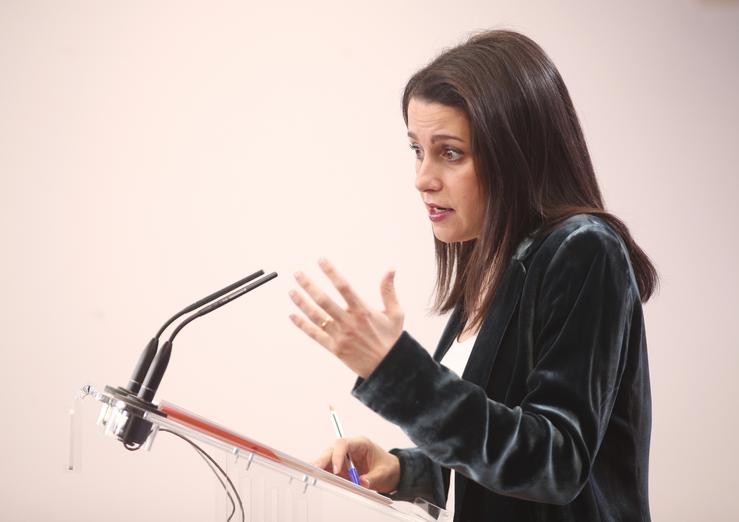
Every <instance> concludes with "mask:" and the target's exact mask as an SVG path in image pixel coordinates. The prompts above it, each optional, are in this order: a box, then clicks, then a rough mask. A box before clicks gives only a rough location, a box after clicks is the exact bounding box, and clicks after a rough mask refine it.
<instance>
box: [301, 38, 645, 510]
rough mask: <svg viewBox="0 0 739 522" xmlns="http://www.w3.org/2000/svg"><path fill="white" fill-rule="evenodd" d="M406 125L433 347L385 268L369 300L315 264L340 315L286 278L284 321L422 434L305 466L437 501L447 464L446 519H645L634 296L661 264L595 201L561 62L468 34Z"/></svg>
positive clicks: (639, 330)
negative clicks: (434, 323) (408, 322)
mask: <svg viewBox="0 0 739 522" xmlns="http://www.w3.org/2000/svg"><path fill="white" fill-rule="evenodd" d="M403 116H404V118H405V121H406V124H407V127H408V136H409V138H410V144H411V149H412V150H413V151H414V153H415V154H416V158H417V162H416V170H417V175H416V188H417V189H418V190H419V192H420V194H421V197H422V199H423V202H424V204H425V205H426V208H427V211H428V214H429V218H430V220H431V223H432V228H433V232H434V236H435V243H436V260H437V286H436V310H437V311H439V312H448V311H451V312H452V314H451V317H450V320H449V323H448V325H447V327H446V330H445V331H444V333H443V335H442V337H441V340H440V342H439V345H438V348H437V350H436V352H435V354H434V356H433V358H431V357H430V356H429V355H428V353H427V352H426V351H425V350H424V349H423V348H422V347H421V346H419V345H418V343H417V342H416V341H415V340H414V339H413V338H412V337H411V336H410V335H409V334H408V333H407V332H404V331H403V313H402V310H401V307H400V305H399V303H398V300H397V298H396V295H395V290H394V288H393V273H388V274H387V275H386V276H385V278H384V279H383V281H382V285H381V291H382V296H383V301H384V306H385V309H384V310H381V311H380V310H372V309H370V308H368V307H367V306H365V305H364V304H363V302H362V301H361V299H360V298H359V297H358V296H356V294H355V293H354V292H353V291H352V289H351V287H350V286H349V284H348V283H347V282H346V281H345V280H344V279H343V278H342V277H341V276H340V275H339V274H338V273H337V272H336V270H335V269H334V267H333V266H332V265H331V264H330V263H328V262H327V261H325V260H322V261H321V262H320V266H321V268H322V270H323V271H324V272H325V274H326V275H327V276H328V278H329V279H330V280H331V282H332V283H333V284H334V285H335V286H336V288H337V289H338V290H339V292H340V294H341V296H342V297H343V298H344V300H345V301H346V305H347V306H343V305H339V304H337V303H335V302H333V301H332V300H331V299H330V298H329V297H328V296H327V295H326V294H325V293H324V292H323V291H322V290H321V289H320V288H319V287H317V286H316V285H315V284H314V283H313V282H312V281H311V280H310V279H308V278H307V277H306V276H305V275H304V274H301V273H298V274H296V279H297V281H298V283H299V284H300V286H301V287H302V288H303V289H304V291H305V292H306V293H307V294H308V296H309V297H310V299H309V298H307V297H306V296H305V295H304V294H302V293H298V292H291V294H290V295H291V298H292V299H293V301H294V302H295V304H296V305H297V306H298V307H299V308H300V310H301V311H302V312H303V314H302V315H295V314H294V315H292V316H291V319H292V320H293V322H294V323H295V324H296V325H297V326H298V327H299V328H300V329H301V330H303V331H304V332H305V333H306V334H308V335H309V336H311V337H312V338H313V339H315V340H316V341H317V342H319V343H320V344H321V345H323V346H324V347H326V348H327V349H329V350H331V351H332V352H333V353H334V354H335V355H336V356H337V357H339V358H340V359H341V360H342V361H343V362H344V363H345V364H346V365H347V366H348V367H349V368H351V369H352V370H353V371H354V372H356V373H357V375H358V376H359V380H358V381H357V384H356V386H355V388H354V390H353V391H352V393H353V394H354V395H355V396H356V397H357V398H358V399H359V400H361V401H362V402H363V403H365V404H366V405H367V406H369V407H370V408H372V409H373V410H374V411H376V412H377V413H379V414H380V415H381V416H383V417H384V418H385V419H387V420H389V421H391V422H393V423H395V424H397V425H398V426H400V427H401V428H402V429H403V430H404V431H405V432H406V433H407V434H408V435H409V437H410V438H411V440H412V441H413V442H414V443H415V444H416V445H417V447H415V448H411V449H401V450H392V451H391V452H386V451H384V450H383V449H381V448H379V447H378V446H377V445H375V444H373V443H372V442H370V441H369V440H367V439H365V438H358V439H349V440H339V441H337V442H336V443H335V445H334V447H333V448H331V449H329V450H327V451H326V452H325V453H324V455H323V456H322V457H321V458H320V459H319V462H318V464H319V465H320V466H322V467H325V468H326V469H331V470H333V471H334V472H335V473H343V474H345V473H346V470H345V468H346V464H345V462H344V461H345V455H346V454H347V453H349V454H350V455H351V457H352V458H353V460H354V463H355V464H356V466H357V468H358V469H359V471H360V473H361V474H362V477H361V479H362V483H363V484H364V485H365V486H366V487H369V488H372V489H374V490H376V491H379V492H381V493H386V494H390V495H391V496H392V497H393V498H396V499H413V498H414V497H423V498H425V499H427V500H429V501H431V502H432V503H434V504H436V505H441V506H443V505H445V503H446V498H447V493H448V491H449V489H450V471H453V472H454V475H453V476H454V480H453V485H452V487H454V489H455V493H456V494H455V505H454V506H453V507H454V510H455V520H464V521H477V520H494V521H496V522H501V521H506V520H511V521H517V522H518V521H524V520H527V521H530V520H537V521H538V520H542V521H543V520H577V521H583V522H584V521H587V522H594V521H599V520H609V521H610V520H614V521H615V520H619V521H626V520H628V521H632V520H639V521H648V520H650V515H649V504H648V498H647V469H648V458H649V435H650V426H651V408H650V404H651V403H650V390H649V373H648V367H647V354H646V340H645V335H644V324H643V316H642V308H641V302H642V301H646V300H647V299H648V298H649V297H650V295H651V294H652V292H653V290H654V288H655V285H656V281H657V277H656V272H655V269H654V267H653V266H652V264H651V263H650V261H649V259H648V258H647V256H646V255H645V254H644V252H643V251H642V250H641V249H640V248H639V247H638V246H637V245H636V243H635V242H634V241H633V239H632V238H631V236H630V234H629V232H628V230H627V228H626V227H625V226H624V225H623V223H621V221H619V220H618V219H617V218H615V217H614V216H612V215H610V214H608V213H606V212H605V210H604V206H603V202H602V199H601V194H600V190H599V189H598V185H597V182H596V180H595V175H594V172H593V167H592V164H591V161H590V157H589V154H588V151H587V148H586V145H585V140H584V138H583V135H582V131H581V129H580V125H579V122H578V119H577V116H576V114H575V111H574V108H573V106H572V103H571V101H570V97H569V94H568V92H567V89H566V87H565V85H564V83H563V82H562V79H561V77H560V75H559V73H558V72H557V70H556V68H555V67H554V65H553V64H552V63H551V61H550V60H549V58H548V57H547V56H546V54H545V53H544V52H543V51H542V50H541V48H540V47H539V46H538V45H536V44H535V43H534V42H533V41H531V40H530V39H528V38H526V37H525V36H522V35H520V34H517V33H513V32H509V31H492V32H487V33H484V34H480V35H477V36H474V37H472V38H471V39H470V40H469V41H467V42H466V43H464V44H462V45H460V46H458V47H456V48H453V49H451V50H448V51H446V52H444V53H443V54H441V55H440V56H439V57H438V58H436V59H435V60H434V61H433V62H432V63H431V64H429V65H428V66H426V67H425V68H423V69H421V70H420V71H419V72H417V73H416V74H415V75H414V76H413V77H412V78H411V79H410V81H409V82H408V85H407V86H406V89H405V93H404V96H403ZM460 375H461V377H460ZM448 507H451V506H448Z"/></svg>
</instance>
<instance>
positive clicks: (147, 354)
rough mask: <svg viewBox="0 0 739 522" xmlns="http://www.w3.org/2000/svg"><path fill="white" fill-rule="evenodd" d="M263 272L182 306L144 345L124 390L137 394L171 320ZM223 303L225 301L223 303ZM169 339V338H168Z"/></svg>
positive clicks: (261, 273)
mask: <svg viewBox="0 0 739 522" xmlns="http://www.w3.org/2000/svg"><path fill="white" fill-rule="evenodd" d="M263 274H264V270H258V271H256V272H254V273H253V274H250V275H248V276H246V277H244V278H243V279H239V280H238V281H236V282H235V283H231V284H230V285H228V286H227V287H225V288H221V289H220V290H218V291H217V292H213V293H212V294H210V295H208V296H206V297H203V298H202V299H200V300H198V301H197V302H195V303H193V304H191V305H190V306H188V307H186V308H183V309H182V310H180V311H179V312H177V313H176V314H175V315H173V316H172V317H170V318H169V319H168V320H167V321H166V322H165V323H164V324H163V325H162V327H161V328H160V329H159V331H158V332H157V334H156V335H155V336H154V337H152V339H151V340H150V341H149V343H148V344H147V345H146V348H144V351H143V352H142V353H141V356H140V357H139V360H138V362H137V363H136V366H135V367H134V369H133V373H132V374H131V378H130V379H129V381H128V386H126V390H127V391H129V392H131V393H132V394H134V395H135V394H137V393H138V392H139V390H140V389H141V384H142V383H143V382H144V378H145V377H146V375H147V373H148V372H149V368H150V367H151V363H152V361H153V360H154V357H155V356H156V354H157V349H158V348H159V338H160V337H161V336H162V334H163V333H164V331H165V330H166V329H167V327H169V325H171V324H172V323H173V322H175V321H176V320H177V319H178V318H180V317H182V316H183V315H185V314H186V313H189V312H192V311H193V310H197V309H198V308H200V307H201V306H203V305H205V304H208V303H210V302H211V301H213V300H214V299H218V298H219V297H221V296H223V295H225V294H227V293H228V292H231V291H232V290H234V289H236V288H239V287H240V286H243V285H245V284H246V283H248V282H249V281H252V280H254V279H256V278H257V277H259V276H261V275H263ZM224 304H225V303H224ZM170 340H171V339H170Z"/></svg>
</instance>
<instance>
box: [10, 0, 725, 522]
mask: <svg viewBox="0 0 739 522" xmlns="http://www.w3.org/2000/svg"><path fill="white" fill-rule="evenodd" d="M493 27H498V28H511V29H516V30H519V31H522V32H524V33H525V34H527V35H529V36H531V37H532V38H534V39H535V40H536V41H537V42H539V43H540V44H541V45H542V46H543V47H544V49H545V50H546V51H547V52H548V53H549V54H550V56H551V57H552V59H553V60H554V62H555V63H556V64H557V66H558V67H559V69H560V71H561V73H562V75H563V77H564V79H565V82H566V83H567V85H568V86H569V89H570V92H571V95H572V97H573V99H574V103H575V106H576V108H577V110H578V113H579V115H580V118H581V121H582V124H583V127H584V131H585V134H586V137H587V139H588V143H589V146H590V150H591V153H592V156H593V160H594V163H595V167H596V171H597V174H598V177H599V180H600V183H601V187H602V189H603V192H604V195H605V198H606V201H607V204H608V207H609V209H610V210H611V211H613V212H614V213H616V214H617V215H619V216H620V217H622V218H623V219H624V220H625V221H626V223H627V224H628V225H629V226H630V227H631V229H632V231H633V233H634V235H635V237H636V239H637V240H638V241H639V242H640V244H641V245H642V247H643V248H644V249H645V250H646V251H647V253H648V254H649V255H650V256H651V257H652V259H653V260H654V262H655V263H656V265H657V267H658V269H659V272H660V275H661V279H662V286H661V291H660V293H659V294H658V295H657V296H656V297H655V298H654V299H653V300H652V301H651V302H650V303H649V304H648V305H647V306H646V316H647V328H648V330H647V331H648V340H649V348H650V359H651V375H652V386H653V402H654V426H653V443H652V458H651V487H650V489H651V504H652V512H653V518H654V520H658V521H659V520H670V521H694V520H712V521H724V520H726V521H729V520H736V519H737V518H739V507H737V504H736V498H735V497H736V476H735V473H734V470H735V469H736V467H737V466H738V465H739V462H738V461H737V458H736V456H735V455H736V449H735V443H736V433H737V431H738V428H739V426H738V423H737V414H736V413H735V412H736V400H735V398H736V396H737V391H738V390H739V386H737V384H736V382H735V379H734V377H735V375H736V373H737V370H738V369H739V350H738V348H739V342H738V340H737V334H736V328H735V326H736V323H737V311H739V306H737V305H738V304H739V303H738V301H739V299H738V298H737V295H738V294H739V275H737V266H738V265H739V252H738V249H737V232H736V225H737V223H738V222H739V219H738V218H739V210H738V209H737V203H736V198H737V194H738V193H739V191H738V189H739V182H738V181H737V179H738V178H737V167H736V164H737V148H738V141H739V101H737V93H739V5H738V4H737V3H736V2H731V1H697V0H691V1H688V0H674V1H666V0H660V1H653V2H641V1H620V2H608V3H606V2H588V1H580V2H574V1H573V2H567V1H538V2H520V1H518V2H513V1H509V2H502V1H490V0H488V1H485V2H482V1H465V0H458V1H455V2H438V1H429V0H426V1H414V2H379V3H378V2H361V3H360V2H346V1H336V2H325V1H321V2H292V3H286V2H274V3H272V4H269V5H268V3H266V2H260V3H247V2H232V3H220V2H218V3H216V2H148V1H129V2H112V1H78V2H72V1H47V2H39V1H23V0H18V1H8V0H2V1H0V231H1V236H0V237H1V238H2V244H3V251H2V265H1V269H0V289H1V291H2V297H3V299H2V304H1V305H0V327H1V328H0V332H2V333H1V337H0V342H1V343H2V344H1V346H0V379H1V381H0V382H2V383H3V390H4V393H3V394H2V398H0V407H1V408H2V416H3V422H2V430H1V431H0V442H2V447H3V458H2V462H3V464H2V470H3V471H2V473H1V474H0V518H1V519H2V520H14V521H16V520H18V521H21V520H34V521H35V520H76V521H86V520H100V519H102V518H105V519H106V520H128V519H130V516H131V514H132V513H140V512H144V513H145V516H143V518H140V519H141V520H154V519H158V518H164V519H177V520H212V519H213V502H214V493H213V492H214V491H215V490H214V487H213V484H212V483H213V480H212V478H211V477H210V476H209V474H208V472H207V471H206V469H205V467H204V466H203V464H202V462H200V461H199V460H198V459H197V457H196V456H195V455H194V454H193V453H192V452H191V451H190V450H189V449H188V448H186V447H183V446H184V445H183V444H181V443H179V442H178V441H175V440H167V439H164V438H162V439H161V440H160V441H158V446H157V451H153V452H152V453H150V454H143V453H141V452H139V453H138V454H129V453H128V452H126V451H125V450H124V449H123V448H122V447H120V445H117V444H115V443H114V442H113V441H112V440H110V439H107V438H105V437H103V436H102V434H101V433H99V432H98V431H97V430H96V429H95V428H94V426H92V424H93V422H94V419H93V418H86V419H84V423H83V424H84V425H85V426H88V425H89V426H88V427H89V429H87V428H85V429H84V430H83V432H84V436H83V438H82V450H83V451H82V463H81V468H80V471H79V472H77V473H73V474H69V473H66V472H65V471H64V467H65V465H66V459H67V447H68V443H69V442H68V441H69V427H68V424H69V419H68V410H69V408H70V407H71V406H72V398H73V396H74V393H75V391H76V389H77V388H79V386H81V385H82V384H84V383H86V382H92V383H94V384H96V385H98V386H103V385H104V384H113V385H119V384H121V385H122V384H125V382H126V381H127V379H128V376H129V372H130V370H131V369H132V367H133V365H134V362H135V361H136V359H137V357H138V355H139V352H140V351H141V349H142V348H143V346H144V345H145V343H146V341H147V340H148V339H149V338H150V337H151V335H152V334H153V333H154V332H155V331H156V329H157V328H158V327H159V325H160V324H161V322H162V321H164V319H166V318H167V317H168V316H169V315H171V313H173V312H174V311H176V310H178V309H180V308H181V307H182V306H184V305H186V304H188V303H190V302H192V301H194V300H195V299H196V298H199V297H201V296H202V295H205V294H207V293H209V292H211V291H212V290H214V289H215V288H218V287H220V286H223V285H225V284H226V283H228V282H231V281H233V280H236V279H238V278H239V277H241V276H243V275H245V274H247V273H250V272H252V271H254V270H256V269H257V268H264V269H265V270H267V271H271V270H276V271H277V272H279V273H280V277H279V278H278V279H277V280H276V281H274V282H273V283H271V284H269V285H268V286H266V287H263V288H261V289H259V290H258V291H257V292H255V293H254V294H251V295H249V296H248V297H246V298H244V299H243V300H240V301H237V302H235V303H233V304H231V305H230V306H229V307H228V308H224V309H222V310H220V311H219V312H218V313H216V314H213V315H211V316H209V317H207V318H204V319H203V320H200V321H199V324H192V325H191V326H190V327H189V328H188V329H187V330H185V331H183V333H182V334H181V335H180V337H179V338H178V341H177V345H176V346H175V351H174V355H173V359H172V363H171V365H170V368H169V371H168V373H167V375H166V376H165V379H164V381H163V384H162V387H161V389H160V393H159V397H163V398H166V399H169V400H171V401H174V402H176V403H179V404H181V405H183V406H185V407H187V408H188V409H191V410H194V411H196V412H200V413H202V414H204V415H207V416H208V417H210V418H212V419H215V420H217V421H219V422H221V423H222V424H225V425H228V426H231V427H233V428H235V429H237V430H238V431H240V432H243V433H246V434H249V435H251V436H253V437H255V438H257V439H259V440H263V441H264V442H267V443H268V444H270V445H272V446H274V447H277V448H280V449H282V450H284V451H287V452H289V453H291V454H294V455H295V456H298V457H300V458H303V459H306V460H311V459H312V458H313V457H315V456H316V455H317V454H318V453H319V452H320V451H321V450H322V449H323V448H324V447H325V446H326V445H327V444H328V443H329V442H330V441H331V439H332V437H333V435H332V432H331V429H330V426H329V423H328V420H327V408H328V404H329V403H331V404H334V406H335V407H336V408H337V409H338V411H339V412H340V413H341V415H342V417H343V422H344V424H345V426H346V427H347V429H348V431H349V432H350V434H359V433H362V434H366V435H369V436H371V437H372V438H374V439H375V440H376V441H377V442H379V443H381V444H383V445H385V446H388V447H391V446H397V445H405V444H406V443H407V442H406V439H405V437H404V435H403V434H402V433H401V432H400V430H398V429H397V428H395V427H393V426H391V425H388V424H387V423H385V422H384V421H382V420H381V419H379V418H378V417H376V416H374V415H373V414H372V413H371V412H370V411H369V410H367V409H365V408H364V407H363V406H362V405H361V404H359V403H358V402H357V401H355V400H354V399H353V398H352V397H351V396H350V395H349V390H350V388H351V385H352V383H353V376H352V374H351V372H349V371H348V370H347V369H345V368H344V367H343V366H342V365H341V364H340V363H338V362H337V361H335V360H334V359H332V358H331V357H330V356H329V355H328V354H326V353H324V352H323V350H322V349H321V348H320V347H319V346H317V345H314V344H312V343H311V342H310V341H309V340H308V339H307V338H304V337H303V336H302V334H300V333H299V332H298V331H297V330H295V329H294V328H293V327H292V325H291V324H290V323H289V321H288V319H287V315H288V313H289V312H290V311H291V304H290V303H289V300H288V298H287V296H286V293H287V291H288V289H290V288H292V287H293V286H294V285H293V283H292V278H291V274H292V273H293V272H294V271H295V270H298V269H304V270H306V271H308V272H309V273H311V274H314V275H317V274H318V270H317V267H316V265H315V261H316V259H317V258H318V257H319V256H321V255H325V256H327V257H329V258H330V259H332V260H333V261H334V262H335V263H336V264H337V265H338V266H339V267H340V269H341V270H342V271H343V272H344V273H345V274H346V276H347V277H348V278H349V279H350V280H351V281H352V282H353V284H354V285H355V287H356V289H357V290H358V291H359V292H360V293H361V294H363V295H364V296H366V298H367V299H368V300H373V299H374V302H379V294H378V290H377V285H378V283H379V280H380V277H381V275H382V274H383V272H384V271H385V270H386V269H388V268H391V267H392V268H396V269H397V271H398V277H397V286H398V290H399V294H400V299H401V302H402V303H403V305H404V308H405V310H406V313H407V322H406V327H407V329H408V330H409V331H410V332H412V334H413V335H415V336H416V337H417V338H418V339H420V340H421V341H422V342H423V343H424V344H425V345H426V346H427V347H428V348H429V349H432V348H433V347H434V345H435V341H436V338H437V336H438V334H439V333H440V331H441V328H442V327H443V324H444V319H443V318H438V317H433V316H431V315H430V314H429V313H428V305H429V297H430V294H431V290H432V283H433V274H434V267H433V254H432V241H431V233H430V227H429V224H428V222H427V219H426V217H425V214H424V211H423V209H422V207H421V205H420V203H419V201H418V196H417V194H416V193H415V191H414V188H413V159H412V154H411V153H410V152H409V151H408V149H407V144H406V139H405V136H404V135H405V129H404V126H403V122H402V118H401V114H400V102H399V100H400V93H401V90H402V87H403V85H404V83H405V81H406V80H407V78H408V77H409V76H410V75H411V74H412V72H414V71H415V70H416V69H417V68H419V67H421V66H422V65H423V64H425V63H426V62H427V61H428V60H430V59H431V58H432V57H433V56H434V55H436V54H437V53H438V52H439V51H440V50H442V49H443V48H444V47H448V46H452V45H454V44H456V43H459V42H460V41H462V40H463V39H464V37H465V36H466V35H467V34H469V33H470V32H471V31H474V30H478V29H484V28H493ZM88 406H90V405H88ZM88 411H94V406H92V409H91V410H88ZM116 490H118V491H123V492H125V493H122V494H121V493H115V491H116ZM101 513H105V516H104V517H103V516H102V515H101Z"/></svg>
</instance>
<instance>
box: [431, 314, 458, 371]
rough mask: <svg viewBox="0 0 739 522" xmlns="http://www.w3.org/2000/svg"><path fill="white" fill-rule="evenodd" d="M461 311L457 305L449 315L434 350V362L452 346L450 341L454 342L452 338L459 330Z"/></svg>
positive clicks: (439, 360) (441, 357)
mask: <svg viewBox="0 0 739 522" xmlns="http://www.w3.org/2000/svg"><path fill="white" fill-rule="evenodd" d="M461 313H462V309H461V308H460V306H459V305H457V306H456V307H454V310H453V311H452V315H451V316H450V317H449V321H447V323H446V326H445V327H444V331H443V332H442V333H441V337H440V338H439V344H437V345H436V351H435V352H434V360H435V361H436V362H441V359H443V358H444V354H446V352H447V351H449V348H450V347H451V346H452V342H454V338H455V337H456V336H457V333H458V332H459V326H460V324H459V320H460V315H461Z"/></svg>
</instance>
